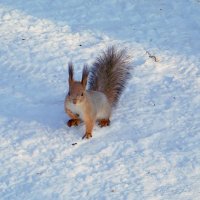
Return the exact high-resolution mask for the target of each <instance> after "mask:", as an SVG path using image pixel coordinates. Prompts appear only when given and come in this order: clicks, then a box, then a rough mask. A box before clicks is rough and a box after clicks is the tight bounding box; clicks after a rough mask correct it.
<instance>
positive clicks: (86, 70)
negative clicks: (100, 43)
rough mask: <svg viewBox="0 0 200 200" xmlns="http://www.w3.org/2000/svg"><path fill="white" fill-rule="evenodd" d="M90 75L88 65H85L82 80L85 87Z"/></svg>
mask: <svg viewBox="0 0 200 200" xmlns="http://www.w3.org/2000/svg"><path fill="white" fill-rule="evenodd" d="M88 75H89V71H88V66H87V65H84V67H83V72H82V80H81V83H82V85H83V87H84V88H86V85H87V78H88Z"/></svg>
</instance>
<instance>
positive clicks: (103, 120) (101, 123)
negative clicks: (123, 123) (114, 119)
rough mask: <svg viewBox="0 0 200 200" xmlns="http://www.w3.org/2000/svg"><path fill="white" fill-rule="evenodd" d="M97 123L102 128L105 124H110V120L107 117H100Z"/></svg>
mask: <svg viewBox="0 0 200 200" xmlns="http://www.w3.org/2000/svg"><path fill="white" fill-rule="evenodd" d="M98 125H99V126H100V127H101V128H102V127H105V126H109V125H110V120H109V119H100V120H98Z"/></svg>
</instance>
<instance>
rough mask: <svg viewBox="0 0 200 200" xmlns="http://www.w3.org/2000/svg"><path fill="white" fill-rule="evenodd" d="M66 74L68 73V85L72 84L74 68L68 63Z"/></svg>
mask: <svg viewBox="0 0 200 200" xmlns="http://www.w3.org/2000/svg"><path fill="white" fill-rule="evenodd" d="M68 73H69V84H70V83H72V82H73V81H74V78H73V76H74V66H73V64H72V62H69V63H68Z"/></svg>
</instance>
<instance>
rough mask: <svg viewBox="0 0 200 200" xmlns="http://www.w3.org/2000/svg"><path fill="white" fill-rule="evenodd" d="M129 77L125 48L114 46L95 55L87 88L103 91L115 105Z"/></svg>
mask: <svg viewBox="0 0 200 200" xmlns="http://www.w3.org/2000/svg"><path fill="white" fill-rule="evenodd" d="M129 77H130V66H129V57H128V56H127V54H126V50H125V49H123V50H117V49H116V48H115V47H114V46H111V47H109V48H108V49H107V50H106V51H104V52H103V53H102V55H100V56H99V57H97V59H96V61H95V62H94V63H93V67H92V69H91V71H90V77H89V90H95V91H99V92H103V93H104V94H105V95H106V96H107V98H108V100H109V102H110V104H111V105H112V106H115V105H116V104H117V102H118V100H119V97H120V95H121V93H122V91H123V89H124V87H125V85H126V83H127V80H128V78H129Z"/></svg>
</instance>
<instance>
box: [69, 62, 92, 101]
mask: <svg viewBox="0 0 200 200" xmlns="http://www.w3.org/2000/svg"><path fill="white" fill-rule="evenodd" d="M68 72H69V80H68V81H69V92H68V94H67V97H68V99H69V100H70V101H71V102H72V103H73V104H80V103H81V102H83V101H84V100H85V95H86V85H87V78H88V74H89V71H88V68H87V65H84V68H83V72H82V80H81V81H75V80H74V67H73V64H72V63H71V62H70V63H69V64H68Z"/></svg>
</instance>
